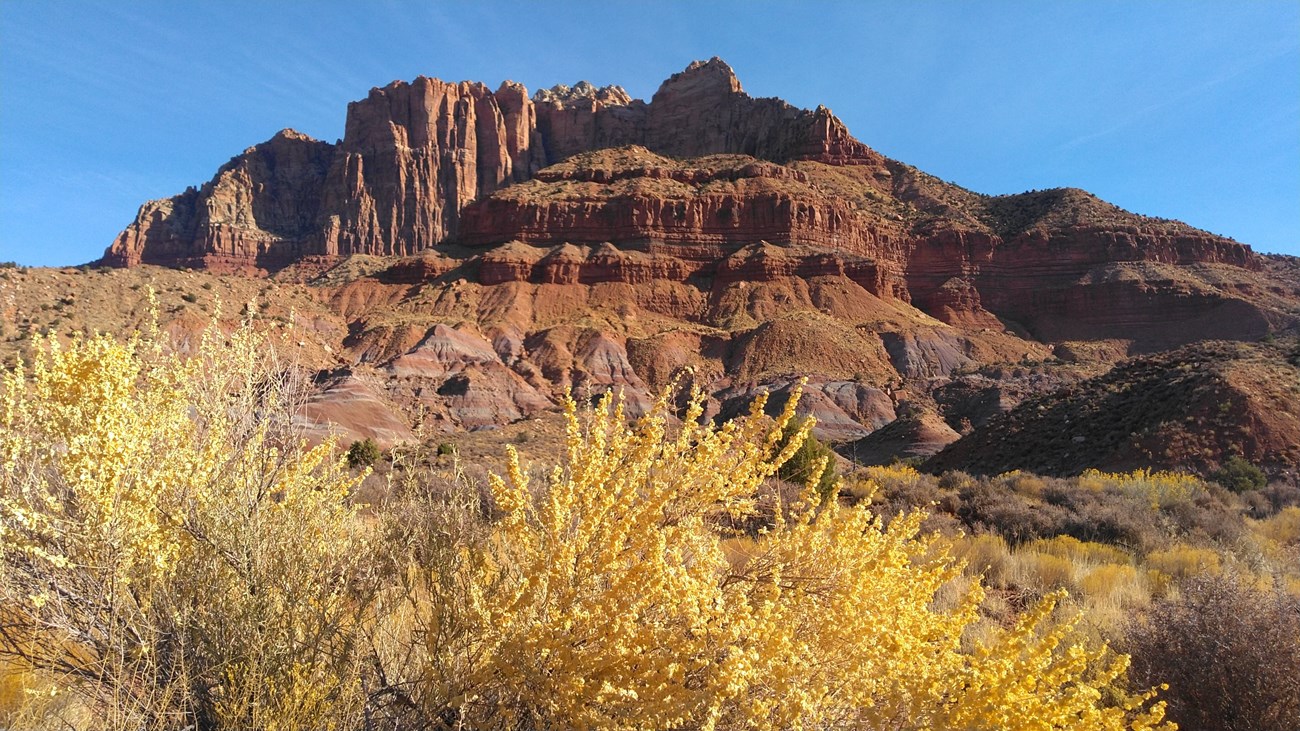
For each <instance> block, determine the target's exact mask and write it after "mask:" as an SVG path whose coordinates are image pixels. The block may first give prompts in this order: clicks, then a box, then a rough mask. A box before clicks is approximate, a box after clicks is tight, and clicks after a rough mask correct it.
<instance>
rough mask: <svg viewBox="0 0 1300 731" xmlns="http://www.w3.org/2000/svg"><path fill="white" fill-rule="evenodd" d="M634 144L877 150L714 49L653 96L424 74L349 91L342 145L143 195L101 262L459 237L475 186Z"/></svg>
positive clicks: (828, 156)
mask: <svg viewBox="0 0 1300 731" xmlns="http://www.w3.org/2000/svg"><path fill="white" fill-rule="evenodd" d="M634 144H635V145H644V146H646V147H648V148H649V149H651V150H655V151H658V152H661V153H664V154H668V155H674V156H693V155H700V154H711V153H743V154H749V155H754V156H756V157H760V158H764V159H770V160H778V161H785V160H790V159H796V158H805V159H818V160H825V161H833V162H836V163H837V164H849V163H852V164H872V165H877V164H883V162H882V160H883V158H881V157H880V156H879V155H878V154H876V153H875V152H873V151H871V150H870V149H869V148H867V147H866V146H865V145H863V144H862V143H860V142H858V141H856V140H854V139H853V138H852V137H851V136H850V135H849V134H848V131H847V129H846V128H845V127H844V125H843V124H842V123H841V122H839V120H837V119H835V118H834V116H833V115H831V114H830V112H829V111H827V110H825V109H823V108H819V109H817V110H816V111H812V112H809V111H805V110H799V109H795V108H794V107H791V106H790V105H788V104H786V103H784V102H781V101H779V100H775V99H753V98H751V97H749V96H748V95H746V94H745V93H744V92H743V91H742V90H741V88H740V83H739V81H737V80H736V77H735V75H734V73H733V72H732V71H731V68H730V67H729V66H727V65H726V64H725V63H723V62H722V61H721V60H718V59H713V60H711V61H708V62H703V63H701V62H697V63H694V64H692V65H691V66H690V67H688V68H687V69H686V70H685V71H683V72H682V73H680V74H676V75H674V76H673V77H672V78H671V79H669V80H667V81H665V82H664V84H663V86H662V87H661V88H660V90H659V92H658V93H656V94H655V97H654V99H653V100H652V101H651V103H649V104H646V103H645V102H641V101H638V100H633V99H630V98H629V97H628V96H627V94H626V92H623V91H622V90H621V89H618V88H617V87H611V88H606V89H595V88H594V87H591V86H590V85H589V84H579V85H578V86H576V87H574V88H572V89H570V88H567V87H557V88H556V89H554V90H550V91H547V92H541V93H539V94H538V95H536V96H535V97H534V98H533V99H530V98H529V97H528V95H527V91H526V90H525V89H524V88H523V87H522V86H521V85H519V84H514V83H511V82H505V83H503V84H502V85H501V87H500V88H498V89H497V90H496V91H495V92H493V91H491V90H490V89H488V88H487V87H486V86H484V85H482V84H478V83H471V82H460V83H447V82H443V81H439V80H437V79H429V78H425V77H420V78H417V79H416V80H415V81H413V82H410V83H405V82H394V83H392V84H389V85H388V86H386V87H383V88H378V89H372V90H371V92H370V95H369V96H368V97H367V98H366V99H364V100H361V101H358V102H353V103H352V104H350V105H348V114H347V123H346V129H345V133H344V136H343V139H342V141H341V142H340V143H339V144H338V145H330V144H328V143H324V142H318V141H315V140H311V139H310V138H308V137H306V136H304V135H301V134H298V133H296V132H293V131H291V130H286V131H285V132H282V133H280V134H278V135H276V137H274V138H272V139H271V140H270V141H268V142H266V143H263V144H261V145H257V146H255V147H252V148H249V149H248V150H246V151H245V152H244V153H243V154H242V155H240V156H238V157H236V158H234V159H232V160H231V161H230V162H229V163H228V164H227V165H226V166H224V167H223V168H222V169H221V170H220V171H219V172H218V174H217V176H216V177H215V178H213V180H212V181H210V182H209V183H207V184H205V185H204V186H203V187H202V188H200V189H198V190H191V191H187V192H185V193H183V194H181V195H179V196H176V197H174V198H171V199H167V200H163V201H153V202H151V203H148V204H146V205H145V206H143V207H142V208H141V210H140V213H139V214H138V215H137V217H136V220H135V222H134V223H132V224H131V225H130V226H128V227H127V229H126V230H125V231H123V232H122V234H121V235H120V236H119V237H118V239H117V240H116V241H115V242H114V243H113V245H112V246H111V247H110V248H109V250H108V251H107V252H106V254H105V256H104V260H103V261H104V262H105V263H108V264H111V265H115V266H132V265H136V264H140V263H145V262H148V263H157V264H164V265H172V266H193V265H199V266H205V267H207V268H210V269H218V270H224V271H247V272H255V271H259V270H275V269H278V268H282V267H284V266H286V265H288V264H290V263H293V262H295V261H297V260H299V259H301V258H303V257H321V258H322V259H323V260H326V261H328V260H336V259H337V258H339V257H345V256H349V255H352V254H371V255H398V256H403V255H409V254H412V253H415V252H418V251H422V250H426V249H429V248H432V247H434V246H437V245H438V244H440V243H442V242H444V241H448V240H454V239H456V238H457V237H458V235H459V233H460V228H461V212H462V211H463V210H464V209H465V207H466V206H468V205H469V204H470V203H472V202H474V201H475V200H478V199H480V198H483V197H485V196H487V195H488V194H490V193H492V192H494V191H496V190H498V189H500V188H502V187H505V186H508V185H510V184H512V183H518V182H521V181H524V180H528V179H530V178H532V177H533V176H534V175H535V174H536V173H537V171H538V170H540V169H542V168H543V167H545V166H547V165H549V164H552V163H555V162H559V161H561V160H564V159H567V158H568V157H571V156H573V155H576V154H579V153H582V152H586V151H590V150H597V149H604V148H607V147H616V146H623V145H634ZM479 230H480V231H481V230H482V227H481V226H480V229H479Z"/></svg>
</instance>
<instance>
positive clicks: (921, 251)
mask: <svg viewBox="0 0 1300 731" xmlns="http://www.w3.org/2000/svg"><path fill="white" fill-rule="evenodd" d="M375 257H378V258H375ZM1279 261H1280V260H1276V259H1269V258H1266V257H1261V256H1259V255H1256V254H1254V253H1253V252H1251V250H1250V248H1249V247H1247V246H1244V245H1242V244H1239V243H1237V242H1235V241H1232V240H1230V239H1226V238H1223V237H1219V236H1215V235H1213V234H1209V233H1207V232H1204V231H1200V230H1197V229H1194V228H1192V227H1190V226H1187V225H1185V224H1182V223H1179V222H1176V221H1168V220H1164V219H1153V218H1148V217H1145V216H1140V215H1136V214H1132V213H1129V212H1126V211H1123V210H1121V209H1119V208H1116V207H1115V206H1112V205H1110V204H1107V203H1105V202H1103V201H1100V200H1098V199H1097V198H1096V197H1094V196H1092V195H1091V194H1089V193H1086V192H1084V191H1080V190H1074V189H1058V190H1048V191H1038V192H1032V193H1024V194H1020V195H1012V196H999V197H990V196H984V195H979V194H976V193H973V192H970V191H968V190H965V189H963V188H961V187H959V186H956V185H953V184H950V183H946V182H944V181H941V180H938V179H936V178H934V177H932V176H929V175H926V174H925V173H922V172H920V171H918V170H916V169H914V168H911V167H909V166H907V165H905V164H903V163H900V162H897V161H894V160H890V159H887V158H885V157H883V156H882V155H880V154H878V153H876V152H875V151H873V150H872V149H870V148H869V147H867V146H866V145H864V144H863V143H861V142H859V141H857V140H856V139H854V138H853V137H852V136H851V135H850V134H849V133H848V130H847V129H846V128H845V126H844V125H843V124H842V123H841V122H840V121H839V120H838V119H837V118H836V117H835V116H834V115H833V114H831V112H830V111H829V110H827V109H825V108H821V107H819V108H818V109H816V110H813V111H807V110H800V109H796V108H794V107H792V106H790V105H788V104H786V103H784V102H782V101H780V100H777V99H754V98H752V97H750V96H748V95H747V94H745V93H744V91H743V90H742V89H741V86H740V83H739V81H737V79H736V77H735V75H734V74H733V73H732V70H731V69H730V67H728V66H727V65H726V64H725V63H723V62H722V61H720V60H718V59H713V60H711V61H708V62H696V63H693V64H691V65H690V66H689V67H688V68H687V69H686V70H685V71H683V72H682V73H679V74H676V75H674V76H672V77H671V78H669V79H668V80H667V81H665V82H664V83H663V85H662V86H661V87H660V88H659V90H658V92H656V94H655V95H654V97H653V98H652V99H651V100H650V102H649V103H646V102H643V101H640V100H634V99H631V98H630V97H629V96H628V95H627V94H626V93H625V92H624V91H623V90H622V89H620V88H618V87H606V88H603V89H597V88H595V87H592V86H591V85H589V84H586V83H580V84H578V85H576V86H574V87H572V88H570V87H564V86H559V87H555V88H553V89H551V90H546V91H541V92H538V93H537V94H535V95H533V96H532V97H531V98H530V97H529V96H528V94H527V92H526V90H525V89H524V88H523V87H522V86H520V85H518V84H513V83H510V82H506V83H504V84H502V85H501V86H500V87H499V88H498V89H497V90H496V91H495V92H494V91H491V90H490V89H488V87H486V86H484V85H482V84H476V83H469V82H461V83H456V84H451V83H445V82H442V81H438V80H436V79H427V78H423V77H422V78H419V79H416V80H415V81H414V82H411V83H404V82H394V83H393V84H390V85H388V86H386V87H384V88H381V89H373V90H371V92H370V95H369V96H368V97H367V98H366V99H364V100H362V101H359V102H354V103H352V104H350V105H349V107H348V114H347V124H346V132H345V134H344V137H343V139H342V140H341V141H340V142H338V143H337V144H329V143H325V142H319V141H315V140H312V139H310V138H308V137H306V136H304V135H301V134H298V133H296V132H293V131H291V130H286V131H284V132H281V133H279V134H278V135H276V136H275V137H273V138H272V139H271V140H269V141H267V142H265V143H262V144H260V145H256V146H254V147H251V148H249V149H248V150H246V151H245V152H244V153H243V154H241V155H239V156H237V157H235V158H234V159H232V160H231V161H230V162H229V163H227V164H226V165H225V166H223V167H222V168H221V169H220V170H219V171H218V172H217V175H216V176H215V177H214V178H213V179H212V180H211V181H210V182H208V183H206V184H204V185H203V186H202V187H201V188H198V189H194V188H191V189H189V190H187V191H186V192H185V193H182V194H181V195H179V196H176V197H174V198H170V199H166V200H162V201H154V202H150V203H147V204H145V205H144V206H143V207H142V208H141V210H140V213H139V214H138V216H137V218H136V221H135V222H134V223H132V224H131V225H130V226H129V227H128V228H127V229H126V230H125V231H123V232H122V234H121V235H119V236H118V238H117V240H116V241H115V242H114V243H113V245H112V246H111V247H110V248H109V250H108V251H107V252H106V254H105V257H104V259H103V262H104V263H106V264H110V265H114V266H125V267H134V266H137V265H141V264H158V265H163V266H167V267H174V268H176V267H192V268H195V269H201V270H206V271H207V272H211V273H215V274H223V273H226V274H230V273H234V274H241V275H249V276H256V277H265V276H274V277H275V278H276V279H278V280H281V281H287V280H298V281H303V282H306V283H307V290H308V291H309V292H310V296H311V297H312V298H314V299H315V300H316V301H317V302H320V303H321V307H322V309H323V311H324V313H327V314H322V315H321V316H322V317H326V316H328V317H332V318H337V319H338V320H339V321H340V322H341V323H342V325H341V326H342V327H344V328H346V332H347V335H346V337H344V338H343V339H342V340H340V341H330V342H328V343H323V345H326V346H328V349H327V351H326V352H330V353H333V354H334V357H333V359H332V360H330V359H327V361H328V362H322V363H321V364H320V365H321V366H322V367H329V368H331V369H340V368H341V369H344V370H342V371H338V370H331V373H334V374H335V375H333V376H330V377H329V378H328V379H326V380H325V381H323V385H322V389H323V390H322V393H323V394H330V393H333V394H335V396H336V397H335V398H333V399H331V397H328V396H327V395H326V396H322V397H320V398H318V399H317V400H316V401H315V402H314V403H313V405H312V407H311V408H312V409H313V410H314V412H313V413H316V414H317V415H318V416H319V415H323V416H320V418H321V419H324V420H329V421H336V422H340V423H342V422H345V421H346V420H347V418H348V415H349V414H361V413H369V414H371V417H366V419H367V421H368V422H373V423H372V424H371V425H370V426H371V427H373V428H372V431H373V432H374V433H376V434H381V435H384V437H385V439H390V438H391V439H390V440H393V439H398V438H399V437H402V436H403V432H402V431H401V429H399V428H398V426H399V425H397V424H393V423H387V422H385V421H384V419H382V418H380V417H379V416H377V415H376V414H377V413H378V412H376V411H375V409H376V408H377V407H376V404H379V403H387V404H390V405H393V406H394V408H397V409H398V410H399V411H405V412H407V413H408V415H409V414H410V413H413V412H412V409H414V410H416V411H418V412H419V413H421V414H423V415H424V418H426V419H427V420H429V421H431V422H433V423H439V424H443V425H445V426H447V427H448V428H452V427H454V428H482V427H491V426H493V425H498V424H502V423H507V422H510V421H514V420H518V419H521V418H525V417H528V416H530V415H533V414H536V413H539V412H540V411H543V410H545V409H546V408H548V407H549V404H550V401H549V399H550V397H552V396H553V395H554V394H555V393H556V392H557V390H558V389H562V388H565V387H571V388H576V389H578V390H580V391H583V390H585V391H590V392H600V391H604V390H609V389H611V388H618V389H622V390H624V391H625V392H626V393H628V394H630V398H631V400H632V404H633V406H634V408H635V407H638V406H640V405H644V404H645V403H646V402H647V399H648V397H649V394H650V392H652V391H653V390H654V389H656V388H658V387H660V386H662V385H663V384H664V383H666V382H668V381H669V380H670V379H672V378H675V377H682V375H683V374H686V376H685V377H687V378H689V379H690V380H692V381H694V382H695V383H697V384H699V385H701V386H703V387H705V388H706V390H707V391H708V392H709V393H711V394H713V396H714V398H715V399H716V404H715V410H716V411H717V412H718V413H724V414H725V413H727V412H729V411H730V410H733V409H736V408H739V405H740V404H742V403H743V402H744V401H745V400H747V399H748V398H750V397H752V395H753V393H754V392H755V391H756V390H759V389H769V388H774V389H777V390H781V389H784V388H786V387H788V385H789V383H791V382H792V380H793V379H794V378H796V377H797V376H800V375H810V376H813V377H814V378H813V381H812V384H811V386H810V395H809V396H808V397H807V399H806V401H807V406H805V410H807V411H809V412H811V413H814V414H816V415H818V416H819V418H820V419H821V421H822V424H823V427H822V430H821V431H822V434H823V435H824V436H827V437H833V438H836V439H844V440H848V439H859V438H861V437H864V436H866V435H868V434H870V433H871V432H872V431H874V430H875V429H876V428H878V427H880V426H882V425H883V424H885V423H887V422H888V421H890V420H892V419H894V417H895V410H894V408H895V406H896V405H897V404H901V403H904V402H914V403H915V405H917V406H918V407H919V408H921V410H922V411H923V412H924V413H927V414H931V416H930V417H927V418H929V419H930V422H933V423H929V422H927V424H929V427H933V428H927V429H922V430H920V431H917V430H915V429H912V430H907V429H904V428H902V427H899V428H897V429H895V430H894V431H895V432H898V437H897V439H903V440H907V439H913V438H914V437H915V435H916V434H921V433H922V432H924V434H926V435H933V434H934V433H938V432H941V431H943V430H942V429H940V428H939V427H940V426H941V424H940V423H939V421H937V419H938V417H936V416H933V414H934V413H938V414H940V415H941V416H942V417H944V418H946V419H947V421H948V424H949V426H951V427H957V428H962V427H963V423H962V420H965V422H966V424H965V425H966V426H969V425H970V424H972V423H973V424H974V425H975V426H978V425H979V424H981V423H983V422H984V421H986V420H987V419H988V418H989V417H990V416H991V415H992V413H994V412H996V411H999V410H1003V411H1004V410H1007V409H1010V408H1012V407H1013V406H1014V405H1015V404H1016V403H1018V402H1019V400H1020V399H1022V398H1025V397H1026V396H1030V395H1033V394H1035V393H1043V392H1045V391H1048V390H1051V389H1052V388H1055V387H1056V386H1059V385H1062V384H1067V383H1074V382H1077V381H1078V380H1080V379H1081V378H1083V377H1085V376H1087V375H1093V374H1094V373H1095V372H1097V371H1099V370H1103V369H1104V368H1105V367H1106V365H1107V364H1108V363H1109V362H1111V361H1113V360H1114V359H1115V358H1120V357H1123V356H1124V355H1126V354H1128V353H1138V352H1146V351H1157V350H1163V349H1166V348H1170V347H1176V346H1179V345H1182V344H1185V343H1189V342H1195V341H1198V340H1201V339H1205V338H1228V339H1245V340H1251V339H1257V338H1260V337H1263V336H1265V335H1267V334H1270V333H1286V332H1288V331H1291V332H1294V331H1295V329H1296V327H1297V322H1300V314H1298V313H1300V307H1297V302H1300V277H1297V275H1296V271H1295V268H1294V267H1290V268H1288V266H1286V265H1285V264H1284V263H1279ZM1054 350H1055V355H1053V351H1054ZM1020 361H1032V362H1034V363H1044V362H1045V363H1047V364H1048V365H1047V366H1042V368H1045V369H1046V371H1045V373H1044V374H1043V375H1042V376H1041V377H1039V376H1033V377H1031V376H1028V375H1026V376H1025V377H1023V378H1021V377H1020V376H1015V375H1010V376H1007V377H1006V378H998V379H992V380H991V381H990V379H989V378H988V376H987V375H986V373H987V371H985V372H981V371H980V370H979V368H980V367H981V366H982V365H988V364H998V363H1016V362H1020ZM1060 361H1079V363H1078V364H1077V365H1070V364H1068V363H1065V364H1060V365H1052V364H1056V363H1059V362H1060ZM354 372H355V373H362V374H368V375H366V378H365V379H361V380H357V379H356V378H352V376H349V375H348V374H354V375H355V373H354ZM339 374H342V375H339ZM367 379H368V380H367ZM366 384H370V385H366ZM375 384H382V386H378V388H379V390H376V388H377V386H376V385H375ZM381 391H382V392H381ZM342 402H347V403H355V404H361V405H362V406H363V407H364V408H362V407H358V408H355V409H351V408H347V409H344V408H334V407H333V406H331V404H333V403H342ZM991 408H992V409H993V411H990V409H991ZM372 417H373V418H372ZM380 422H384V423H380ZM426 423H429V422H428V421H426ZM345 426H347V425H346V424H345ZM354 432H355V433H358V434H360V433H369V432H365V430H364V429H363V430H359V431H358V430H354ZM951 437H952V434H950V433H947V432H945V433H944V438H945V439H950V438H951ZM916 438H917V439H920V438H919V437H916ZM926 438H927V439H929V437H926ZM897 439H896V441H897ZM878 441H879V440H878ZM921 441H925V440H921ZM933 441H934V440H933V439H930V442H933ZM926 444H929V442H926ZM927 449H929V448H927ZM877 451H879V450H877ZM924 451H925V450H922V451H918V452H916V453H918V454H920V453H923V452H924ZM929 451H933V449H929Z"/></svg>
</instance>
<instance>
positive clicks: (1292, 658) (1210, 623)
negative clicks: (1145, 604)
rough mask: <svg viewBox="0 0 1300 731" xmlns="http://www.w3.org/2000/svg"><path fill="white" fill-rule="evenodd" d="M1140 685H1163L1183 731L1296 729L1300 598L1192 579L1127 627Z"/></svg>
mask: <svg viewBox="0 0 1300 731" xmlns="http://www.w3.org/2000/svg"><path fill="white" fill-rule="evenodd" d="M1123 644H1124V648H1125V649H1126V650H1127V651H1128V652H1130V653H1132V656H1133V674H1134V677H1135V678H1136V679H1139V680H1140V681H1141V682H1143V683H1168V684H1169V690H1168V692H1167V693H1166V694H1165V696H1164V697H1165V698H1166V699H1168V701H1169V717H1170V718H1171V719H1172V720H1174V721H1176V722H1177V723H1178V725H1179V728H1182V729H1185V731H1219V730H1220V729H1234V730H1235V729H1241V730H1244V731H1294V729H1297V728H1300V598H1297V597H1295V596H1292V595H1289V594H1286V593H1285V592H1282V591H1279V590H1276V589H1261V588H1258V587H1257V586H1253V585H1252V583H1251V582H1245V581H1241V580H1238V579H1236V578H1234V577H1232V576H1219V577H1215V576H1197V577H1194V578H1192V579H1189V580H1188V581H1187V582H1185V583H1184V584H1183V586H1182V590H1181V592H1180V593H1179V595H1178V596H1176V597H1170V598H1168V599H1165V600H1162V601H1160V602H1157V603H1156V604H1155V605H1154V606H1153V607H1152V610H1151V612H1150V613H1149V614H1148V615H1147V616H1144V617H1141V618H1140V619H1138V620H1136V621H1135V622H1134V623H1133V624H1132V625H1131V627H1130V628H1129V631H1128V634H1127V638H1126V640H1125V642H1124V643H1123Z"/></svg>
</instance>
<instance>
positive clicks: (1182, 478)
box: [1079, 469, 1205, 510]
mask: <svg viewBox="0 0 1300 731" xmlns="http://www.w3.org/2000/svg"><path fill="white" fill-rule="evenodd" d="M1079 486H1080V487H1082V488H1084V489H1089V490H1093V491H1099V490H1103V489H1105V488H1107V487H1110V488H1116V489H1118V490H1120V491H1121V492H1123V493H1126V494H1128V495H1131V496H1133V497H1135V498H1138V499H1140V500H1142V501H1143V502H1146V503H1148V504H1150V505H1151V507H1152V509H1155V510H1158V509H1160V508H1164V507H1168V506H1169V505H1172V504H1174V503H1180V502H1186V501H1188V500H1190V499H1192V498H1193V497H1195V496H1196V495H1197V494H1200V493H1202V492H1204V491H1205V485H1204V484H1203V483H1202V482H1201V481H1200V480H1199V479H1197V478H1196V477H1194V476H1192V475H1187V474H1183V473H1181V472H1152V471H1151V470H1147V469H1141V470H1134V471H1132V472H1099V471H1097V470H1088V471H1086V472H1084V473H1083V474H1082V475H1079Z"/></svg>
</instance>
